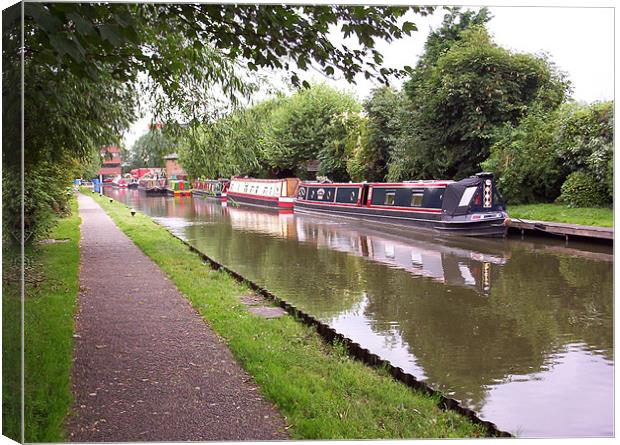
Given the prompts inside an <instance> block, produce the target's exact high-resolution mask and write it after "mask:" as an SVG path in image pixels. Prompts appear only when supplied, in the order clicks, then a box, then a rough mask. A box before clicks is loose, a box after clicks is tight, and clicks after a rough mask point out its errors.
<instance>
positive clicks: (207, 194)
mask: <svg viewBox="0 0 620 445" xmlns="http://www.w3.org/2000/svg"><path fill="white" fill-rule="evenodd" d="M192 195H196V196H201V197H203V198H205V199H214V200H217V201H221V200H222V194H221V193H220V192H217V193H215V194H214V193H213V192H208V191H206V190H199V189H198V190H197V189H193V190H192Z"/></svg>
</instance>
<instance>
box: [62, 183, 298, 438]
mask: <svg viewBox="0 0 620 445" xmlns="http://www.w3.org/2000/svg"><path fill="white" fill-rule="evenodd" d="M78 202H79V207H80V216H81V217H82V227H81V231H82V239H81V255H82V264H81V270H80V286H81V292H80V296H79V299H78V314H77V316H76V338H75V351H74V363H73V392H74V395H75V406H74V412H75V416H73V417H72V418H70V419H69V421H68V422H67V429H68V434H69V440H71V441H78V442H92V441H97V442H101V441H106V442H115V441H131V442H137V441H206V440H263V439H272V440H273V439H286V438H287V435H286V433H285V432H284V431H285V430H284V426H285V424H284V421H283V419H282V417H281V416H280V415H279V414H278V413H277V412H276V410H275V409H274V407H273V406H272V405H271V404H270V403H268V402H267V401H265V399H264V398H263V397H261V395H260V394H259V390H258V388H257V387H256V386H255V385H254V384H253V382H252V381H251V379H250V377H249V375H248V374H247V373H245V371H243V370H242V369H241V367H240V366H239V365H238V364H237V363H236V362H235V360H234V359H233V357H232V355H231V353H230V351H229V350H228V348H227V346H226V345H225V344H224V342H223V341H222V340H220V339H219V338H218V337H217V335H216V334H215V333H214V332H213V331H212V330H211V329H210V328H209V327H208V326H207V325H206V324H205V322H204V321H203V320H202V319H201V317H200V316H199V315H198V314H197V313H196V312H195V311H194V310H193V309H192V307H191V306H190V304H189V303H188V301H187V300H186V299H184V298H183V297H182V296H181V294H180V293H179V291H178V290H177V289H176V287H175V286H174V285H173V284H172V283H171V282H170V281H169V280H168V279H167V278H166V276H165V275H164V273H163V272H162V271H161V270H160V269H159V268H158V267H157V265H155V263H153V261H151V260H150V259H149V258H148V257H146V256H145V255H144V254H143V253H142V252H141V251H140V250H139V249H138V248H137V247H136V246H135V245H134V244H133V242H132V241H131V240H130V239H129V238H127V236H125V234H123V233H122V232H121V231H120V230H119V229H118V228H117V227H116V225H115V224H114V222H113V221H112V220H111V219H110V218H109V217H108V216H107V215H106V214H105V212H104V211H103V210H102V209H101V207H99V205H98V204H97V203H95V201H94V200H93V199H92V198H90V197H87V196H84V195H80V196H79V198H78Z"/></svg>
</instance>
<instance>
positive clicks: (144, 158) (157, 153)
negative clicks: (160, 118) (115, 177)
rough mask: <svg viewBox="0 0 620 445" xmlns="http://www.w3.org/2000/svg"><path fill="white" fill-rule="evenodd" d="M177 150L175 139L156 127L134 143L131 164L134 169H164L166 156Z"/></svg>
mask: <svg viewBox="0 0 620 445" xmlns="http://www.w3.org/2000/svg"><path fill="white" fill-rule="evenodd" d="M176 150H177V145H176V144H175V141H174V139H173V138H172V137H171V136H169V135H167V134H166V133H165V131H163V130H162V128H160V127H159V126H154V127H152V128H150V129H149V131H148V132H147V133H145V134H143V135H142V136H140V137H139V138H138V139H137V140H136V142H134V144H133V146H132V147H131V157H130V162H131V165H132V167H133V168H140V167H163V166H164V156H166V155H168V154H170V153H173V152H175V151H176Z"/></svg>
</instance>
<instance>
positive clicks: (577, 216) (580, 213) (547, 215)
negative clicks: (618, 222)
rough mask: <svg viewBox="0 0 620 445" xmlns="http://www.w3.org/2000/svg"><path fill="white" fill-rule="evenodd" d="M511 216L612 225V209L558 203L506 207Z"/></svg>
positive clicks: (592, 224)
mask: <svg viewBox="0 0 620 445" xmlns="http://www.w3.org/2000/svg"><path fill="white" fill-rule="evenodd" d="M508 214H509V215H510V217H511V218H520V219H531V220H536V221H556V222H563V223H569V224H582V225H585V226H602V227H612V226H613V221H614V211H613V209H608V208H601V207H592V208H570V207H566V206H563V205H560V204H527V205H515V206H509V207H508Z"/></svg>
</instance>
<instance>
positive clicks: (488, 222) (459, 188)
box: [295, 173, 508, 237]
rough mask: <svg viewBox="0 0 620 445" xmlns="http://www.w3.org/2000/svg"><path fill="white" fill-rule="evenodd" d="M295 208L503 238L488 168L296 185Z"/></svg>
mask: <svg viewBox="0 0 620 445" xmlns="http://www.w3.org/2000/svg"><path fill="white" fill-rule="evenodd" d="M295 212H321V213H332V214H337V215H342V216H348V217H354V218H360V219H365V220H372V221H377V222H381V223H386V224H392V225H398V226H403V225H407V226H411V227H417V228H421V229H429V230H434V231H437V232H440V233H445V234H457V235H464V236H491V237H504V236H506V231H507V225H506V221H507V217H508V215H507V214H506V207H505V205H504V203H503V200H502V198H501V196H500V194H499V192H498V191H497V189H496V187H495V184H494V181H493V175H492V174H491V173H479V174H477V175H475V176H472V177H469V178H465V179H462V180H460V181H437V180H433V181H406V182H398V183H379V182H376V183H313V182H303V183H301V184H300V185H299V188H298V192H297V197H296V199H295Z"/></svg>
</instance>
